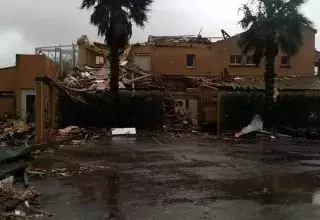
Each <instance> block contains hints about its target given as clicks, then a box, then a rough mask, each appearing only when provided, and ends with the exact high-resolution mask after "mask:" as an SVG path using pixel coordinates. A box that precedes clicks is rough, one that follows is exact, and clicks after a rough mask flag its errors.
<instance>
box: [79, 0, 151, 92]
mask: <svg viewBox="0 0 320 220" xmlns="http://www.w3.org/2000/svg"><path fill="white" fill-rule="evenodd" d="M152 2H153V0H83V2H82V4H81V9H93V13H92V15H91V19H90V22H91V24H93V25H94V26H96V27H97V28H98V34H99V35H100V36H103V37H104V38H105V42H106V44H107V45H108V48H109V49H110V70H111V79H110V90H111V91H113V92H116V91H117V90H118V87H119V71H120V67H119V61H120V53H121V52H122V51H123V50H124V49H125V47H126V46H127V45H128V43H129V40H130V38H131V36H132V23H135V24H136V25H137V26H138V27H141V28H143V27H144V25H145V23H146V22H147V20H148V17H147V13H148V11H149V10H150V8H149V7H150V5H151V4H152Z"/></svg>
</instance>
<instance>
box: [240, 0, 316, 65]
mask: <svg viewBox="0 0 320 220" xmlns="http://www.w3.org/2000/svg"><path fill="white" fill-rule="evenodd" d="M306 2H307V0H252V1H251V3H250V4H245V5H243V7H241V8H240V11H241V12H242V13H243V15H244V16H243V19H242V20H241V21H240V22H239V24H240V25H241V27H242V28H243V29H244V30H245V32H243V33H242V34H241V35H240V40H239V46H240V47H241V48H242V50H243V52H244V53H245V54H247V53H248V52H250V51H253V52H254V58H255V62H256V63H257V64H258V63H260V60H261V58H263V57H265V56H268V54H271V55H272V56H275V55H276V54H277V53H278V51H279V49H281V50H282V51H283V52H284V53H286V54H288V55H289V56H293V55H295V54H296V53H297V52H298V51H299V48H300V46H301V45H302V44H303V35H302V28H303V26H312V22H311V21H310V20H309V19H308V18H307V17H306V16H305V15H304V14H303V13H302V11H301V6H302V5H303V4H304V3H306Z"/></svg>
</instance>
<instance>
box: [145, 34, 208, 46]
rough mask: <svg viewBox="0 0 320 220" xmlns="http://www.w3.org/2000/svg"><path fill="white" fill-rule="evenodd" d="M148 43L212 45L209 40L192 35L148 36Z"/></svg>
mask: <svg viewBox="0 0 320 220" xmlns="http://www.w3.org/2000/svg"><path fill="white" fill-rule="evenodd" d="M148 43H156V44H177V43H194V44H212V42H211V40H210V39H209V38H205V37H202V36H194V35H181V36H153V35H149V38H148Z"/></svg>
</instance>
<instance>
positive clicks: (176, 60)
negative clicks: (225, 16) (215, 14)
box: [130, 28, 316, 75]
mask: <svg viewBox="0 0 320 220" xmlns="http://www.w3.org/2000/svg"><path fill="white" fill-rule="evenodd" d="M315 33H316V32H315V30H313V29H310V28H305V29H304V32H303V36H304V44H303V45H302V47H301V48H300V51H299V53H298V54H296V55H295V56H294V57H292V58H291V61H290V68H286V67H280V59H281V58H280V56H281V55H283V54H282V53H280V54H279V56H278V57H277V58H276V62H275V70H276V73H277V74H278V75H294V74H296V75H313V74H314V60H315V56H316V54H315ZM237 41H238V38H237V36H235V37H231V38H229V39H226V40H222V41H219V42H216V43H213V44H211V45H199V44H178V45H176V46H155V45H135V46H133V48H132V51H131V57H130V58H131V62H132V60H133V59H132V57H133V54H150V60H151V61H150V62H151V65H150V66H151V71H152V72H156V73H166V74H220V73H221V72H222V71H223V70H224V68H227V69H228V71H229V72H230V74H234V75H261V74H263V73H264V66H263V65H261V67H255V66H231V65H230V63H229V62H230V55H241V50H240V48H239V47H238V45H237ZM186 54H195V55H196V60H195V68H191V69H190V68H186Z"/></svg>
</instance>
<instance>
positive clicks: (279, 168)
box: [30, 137, 320, 220]
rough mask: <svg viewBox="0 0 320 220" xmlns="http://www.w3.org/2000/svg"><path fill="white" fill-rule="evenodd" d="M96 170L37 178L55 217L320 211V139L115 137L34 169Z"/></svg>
mask: <svg viewBox="0 0 320 220" xmlns="http://www.w3.org/2000/svg"><path fill="white" fill-rule="evenodd" d="M86 167H87V168H89V167H94V168H95V169H93V170H92V171H91V172H84V173H80V174H75V175H71V176H57V177H53V178H34V179H30V181H31V185H32V186H34V187H35V188H36V189H37V190H38V191H39V192H40V193H41V194H42V196H41V198H42V200H43V205H44V207H43V208H44V210H46V211H49V212H53V213H54V214H55V216H53V217H51V218H50V219H59V220H61V219H66V220H67V219H77V220H82V219H115V220H118V219H119V220H178V219H181V220H187V219H190V220H191V219H192V220H193V219H199V220H204V219H217V220H218V219H219V220H220V219H221V220H245V219H250V220H262V219H263V220H264V219H274V220H276V219H292V220H298V219H299V220H301V219H317V220H318V219H319V218H320V145H319V143H318V142H310V141H298V140H274V141H272V140H260V139H256V140H233V139H228V138H225V139H217V138H214V137H177V138H174V137H170V138H166V137H156V138H154V137H136V138H135V137H132V138H129V137H113V138H108V139H103V140H99V141H98V142H97V143H94V144H89V145H88V146H82V147H80V146H79V147H78V146H62V147H61V148H59V149H58V150H56V151H54V152H52V153H44V154H42V155H41V156H39V157H38V158H37V159H35V161H34V162H33V168H34V169H36V168H37V169H46V170H50V169H51V170H52V169H60V170H61V169H62V170H65V171H70V172H77V171H79V170H81V169H83V168H86Z"/></svg>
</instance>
